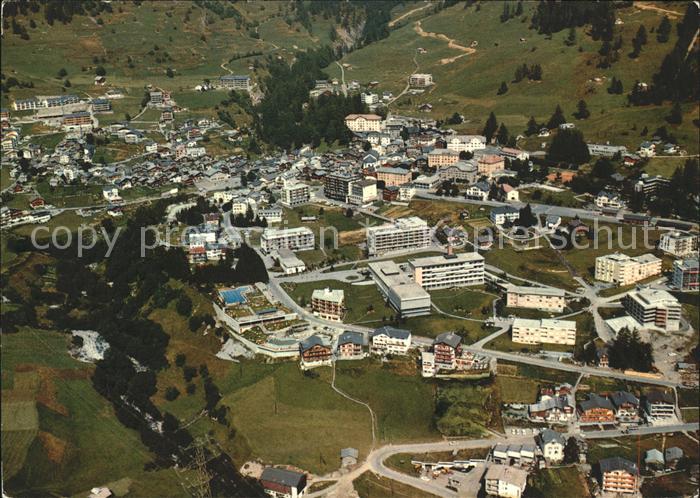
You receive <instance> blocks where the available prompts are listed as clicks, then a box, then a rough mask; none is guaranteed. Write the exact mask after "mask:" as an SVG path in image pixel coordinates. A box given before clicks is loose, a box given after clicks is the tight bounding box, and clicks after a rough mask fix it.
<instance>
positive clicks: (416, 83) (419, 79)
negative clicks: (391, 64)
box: [408, 73, 433, 88]
mask: <svg viewBox="0 0 700 498" xmlns="http://www.w3.org/2000/svg"><path fill="white" fill-rule="evenodd" d="M408 84H409V85H410V86H413V87H416V88H425V87H427V86H430V85H432V84H433V75H432V74H427V73H414V74H412V75H411V76H409V77H408Z"/></svg>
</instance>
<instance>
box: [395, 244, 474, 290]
mask: <svg viewBox="0 0 700 498" xmlns="http://www.w3.org/2000/svg"><path fill="white" fill-rule="evenodd" d="M408 264H409V267H410V268H411V272H412V273H413V280H414V281H415V282H416V283H417V284H418V285H420V286H421V287H423V288H424V289H445V288H449V287H464V286H466V285H481V284H483V283H484V257H483V256H482V255H480V254H479V253H477V252H464V253H459V254H444V255H441V256H430V257H426V258H417V259H412V260H410V261H409V262H408Z"/></svg>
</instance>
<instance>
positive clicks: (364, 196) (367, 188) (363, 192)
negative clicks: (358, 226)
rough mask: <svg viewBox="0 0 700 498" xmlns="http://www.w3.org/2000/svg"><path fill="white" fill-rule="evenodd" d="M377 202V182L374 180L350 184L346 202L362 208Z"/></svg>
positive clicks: (368, 179)
mask: <svg viewBox="0 0 700 498" xmlns="http://www.w3.org/2000/svg"><path fill="white" fill-rule="evenodd" d="M376 200H377V181H376V180H375V179H374V178H365V179H363V180H357V181H354V182H352V183H351V184H350V193H349V194H348V198H347V202H348V203H350V204H354V205H356V206H364V205H366V204H369V203H371V202H374V201H376Z"/></svg>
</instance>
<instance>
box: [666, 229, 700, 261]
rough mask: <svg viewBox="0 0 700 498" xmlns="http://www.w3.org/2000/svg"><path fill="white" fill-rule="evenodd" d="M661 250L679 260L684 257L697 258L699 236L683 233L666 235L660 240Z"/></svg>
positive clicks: (668, 233)
mask: <svg viewBox="0 0 700 498" xmlns="http://www.w3.org/2000/svg"><path fill="white" fill-rule="evenodd" d="M659 249H661V250H662V251H663V252H665V253H667V254H671V255H673V256H677V257H679V258H682V257H684V256H693V255H695V256H697V254H698V235H697V234H694V233H681V232H667V233H664V234H663V235H662V236H661V239H660V240H659Z"/></svg>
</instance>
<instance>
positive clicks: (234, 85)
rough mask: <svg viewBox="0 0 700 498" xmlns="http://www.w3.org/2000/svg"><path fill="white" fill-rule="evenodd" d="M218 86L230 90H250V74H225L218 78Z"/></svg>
mask: <svg viewBox="0 0 700 498" xmlns="http://www.w3.org/2000/svg"><path fill="white" fill-rule="evenodd" d="M219 86H220V87H222V88H228V89H230V90H242V91H244V92H249V91H250V86H251V85H250V76H248V75H245V74H226V75H224V76H221V77H220V78H219Z"/></svg>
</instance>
